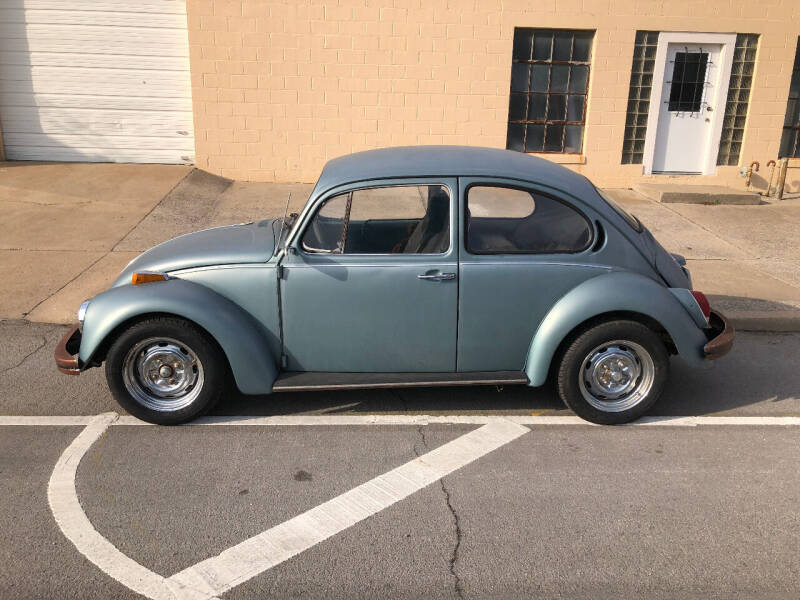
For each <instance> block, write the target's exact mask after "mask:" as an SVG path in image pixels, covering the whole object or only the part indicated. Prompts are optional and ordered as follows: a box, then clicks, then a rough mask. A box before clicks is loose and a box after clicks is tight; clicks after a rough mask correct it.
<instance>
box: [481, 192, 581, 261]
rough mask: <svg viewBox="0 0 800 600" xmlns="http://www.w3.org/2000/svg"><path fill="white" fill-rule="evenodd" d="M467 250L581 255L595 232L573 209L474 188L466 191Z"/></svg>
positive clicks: (537, 197) (531, 195)
mask: <svg viewBox="0 0 800 600" xmlns="http://www.w3.org/2000/svg"><path fill="white" fill-rule="evenodd" d="M466 221H467V222H466V247H467V250H468V251H469V252H471V253H472V254H553V253H575V252H581V251H582V250H585V249H586V248H588V247H589V243H590V242H591V239H592V230H591V227H590V226H589V223H588V221H587V220H586V219H585V218H584V217H583V216H582V215H581V214H580V213H579V212H578V211H577V210H575V209H574V208H571V207H569V206H567V205H566V204H564V203H563V202H560V201H558V200H555V199H554V198H550V197H549V196H545V195H542V194H539V193H538V192H532V191H529V190H522V189H517V188H507V187H499V186H488V185H475V186H472V187H470V188H469V189H468V190H467V213H466Z"/></svg>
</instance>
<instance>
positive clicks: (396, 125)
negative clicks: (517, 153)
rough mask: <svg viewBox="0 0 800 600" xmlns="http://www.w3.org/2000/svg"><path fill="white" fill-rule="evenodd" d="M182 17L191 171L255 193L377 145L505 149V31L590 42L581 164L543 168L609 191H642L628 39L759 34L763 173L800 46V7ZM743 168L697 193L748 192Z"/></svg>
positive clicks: (383, 1)
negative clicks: (632, 129) (712, 189)
mask: <svg viewBox="0 0 800 600" xmlns="http://www.w3.org/2000/svg"><path fill="white" fill-rule="evenodd" d="M187 4H188V20H189V44H190V56H191V66H192V90H193V98H194V99H193V102H194V118H195V139H196V155H197V166H199V167H201V168H203V169H207V170H209V171H211V172H213V173H218V174H220V175H223V176H226V177H231V178H236V179H246V180H257V181H314V180H315V179H316V178H317V176H318V175H319V172H320V169H321V168H322V166H323V164H324V163H325V161H327V160H328V159H330V158H334V157H336V156H340V155H342V154H347V153H350V152H357V151H359V150H364V149H368V148H376V147H382V146H397V145H407V144H468V145H481V146H493V147H498V148H503V147H505V143H506V126H507V118H508V99H509V88H510V76H511V51H512V39H513V34H514V27H553V28H569V29H594V30H595V31H596V33H595V39H594V48H593V55H592V68H591V77H590V87H589V100H588V109H587V123H586V133H585V137H584V154H583V155H582V156H580V157H575V156H553V155H547V157H548V158H551V159H553V160H557V161H559V162H566V163H569V166H570V167H571V168H574V169H575V170H577V171H580V172H582V173H584V174H586V175H587V176H589V177H590V178H592V179H593V180H594V181H595V182H596V183H597V184H598V185H602V186H630V185H631V184H632V183H634V182H635V181H637V180H640V179H643V176H642V175H641V172H642V168H641V165H624V166H623V165H621V164H620V158H621V152H622V141H623V129H624V125H625V111H626V107H627V100H628V83H629V78H630V67H631V60H632V55H633V43H634V35H635V31H636V30H637V29H652V30H660V31H704V32H734V33H735V32H741V33H758V34H760V35H761V38H760V45H759V52H758V57H757V63H756V72H755V79H754V84H753V90H752V95H751V102H750V111H749V117H748V123H747V129H746V132H745V141H744V146H743V151H742V154H741V163H742V164H749V163H750V161H752V160H759V161H761V164H762V165H764V164H765V163H766V162H767V160H769V159H770V158H775V157H776V156H777V152H778V145H779V142H780V136H781V126H782V123H783V118H784V114H785V111H786V99H787V94H788V90H789V80H790V77H791V67H792V63H793V60H794V52H795V47H796V44H797V36H798V33H800V30H798V26H797V23H800V2H798V1H797V0H772V1H763V2H760V3H758V4H754V3H753V2H752V1H747V2H746V1H744V0H727V1H721V0H708V1H707V2H698V1H695V0H537V1H536V2H531V1H529V0H507V1H505V2H502V3H500V2H496V1H495V0H484V1H480V0H448V1H445V0H427V1H423V0H339V2H334V1H330V2H320V1H317V0H286V1H284V2H267V1H262V0H188V2H187ZM737 170H738V168H737V167H719V168H718V170H717V175H716V176H713V177H711V176H709V177H694V178H691V181H692V182H695V183H732V184H733V185H743V184H742V183H741V180H740V179H739V178H738V175H737ZM792 173H798V175H795V176H792ZM677 179H678V180H681V178H677ZM795 179H800V169H793V170H792V171H791V172H790V176H789V178H788V181H789V182H794V180H795ZM794 186H795V187H798V186H800V182H794Z"/></svg>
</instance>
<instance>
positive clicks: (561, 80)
mask: <svg viewBox="0 0 800 600" xmlns="http://www.w3.org/2000/svg"><path fill="white" fill-rule="evenodd" d="M593 38H594V32H593V31H564V30H557V29H532V28H522V27H517V28H515V29H514V51H513V55H512V60H511V96H510V99H509V105H508V135H507V138H506V148H508V149H509V150H518V151H520V152H560V153H565V154H580V153H581V152H582V150H583V130H584V126H585V124H586V91H587V89H588V85H589V65H590V61H591V54H592V40H593Z"/></svg>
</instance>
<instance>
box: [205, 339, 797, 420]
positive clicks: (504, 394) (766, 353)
mask: <svg viewBox="0 0 800 600" xmlns="http://www.w3.org/2000/svg"><path fill="white" fill-rule="evenodd" d="M792 356H800V335H798V334H796V333H795V334H792V333H774V332H769V333H755V332H748V333H746V334H741V335H739V336H738V337H737V340H736V344H735V345H734V349H733V350H732V351H731V353H730V354H729V355H728V356H725V357H724V358H723V359H721V360H719V361H717V362H716V363H715V364H713V367H712V368H710V369H707V370H703V369H695V368H692V367H690V366H688V365H686V364H685V363H684V362H683V361H682V360H681V359H679V358H677V357H673V358H672V360H671V365H670V367H671V373H670V378H669V381H668V382H667V386H666V388H665V390H664V394H663V396H662V397H661V399H660V400H659V402H658V403H657V404H656V406H655V407H653V409H651V411H650V414H652V415H675V416H692V415H705V414H720V413H726V412H731V411H735V412H736V413H737V414H742V413H744V414H769V415H791V414H798V413H800V370H798V369H797V365H796V363H795V362H794V361H793V360H792V359H791V358H790V357H792ZM300 413H316V414H342V413H352V414H363V413H378V414H380V413H383V414H394V413H409V414H459V413H463V414H471V413H480V414H530V413H534V414H557V413H563V414H569V411H567V409H566V408H565V407H564V405H563V404H562V403H561V400H560V399H559V397H558V395H557V394H556V392H555V389H554V386H553V385H552V383H548V384H546V385H545V386H543V387H540V388H529V387H526V386H520V385H514V386H505V387H502V388H496V387H494V386H475V387H439V388H398V389H377V390H351V391H325V392H287V393H280V394H274V395H271V396H243V395H241V394H236V393H234V394H230V395H229V396H227V397H226V398H225V399H224V400H223V401H221V402H220V403H219V404H218V405H217V407H216V409H215V410H214V411H213V412H212V414H217V415H291V414H300Z"/></svg>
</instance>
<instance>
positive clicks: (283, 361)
mask: <svg viewBox="0 0 800 600" xmlns="http://www.w3.org/2000/svg"><path fill="white" fill-rule="evenodd" d="M287 368H289V357H288V356H286V355H285V354H281V369H287Z"/></svg>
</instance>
